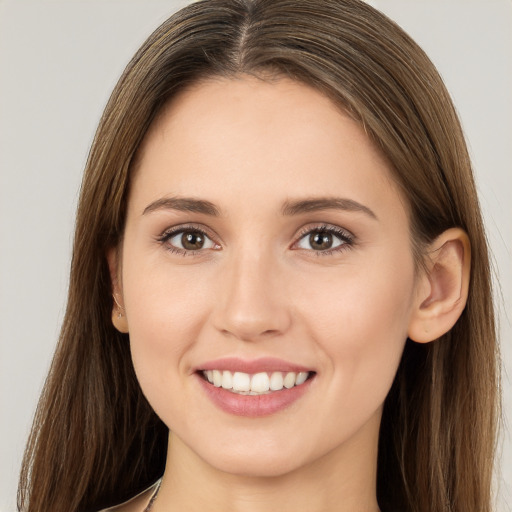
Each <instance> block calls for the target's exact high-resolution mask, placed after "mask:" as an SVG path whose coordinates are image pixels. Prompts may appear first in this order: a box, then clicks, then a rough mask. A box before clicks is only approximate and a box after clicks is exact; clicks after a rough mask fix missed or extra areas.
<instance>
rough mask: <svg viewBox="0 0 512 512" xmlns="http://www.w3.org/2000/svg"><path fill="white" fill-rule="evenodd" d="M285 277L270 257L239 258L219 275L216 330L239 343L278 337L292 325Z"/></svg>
mask: <svg viewBox="0 0 512 512" xmlns="http://www.w3.org/2000/svg"><path fill="white" fill-rule="evenodd" d="M283 280H284V276H283V273H282V272H280V270H279V268H278V265H277V262H275V261H272V259H271V257H270V256H269V255H267V256H266V257H265V256H261V255H250V256H246V257H238V258H236V260H234V261H232V262H230V263H229V264H226V268H224V269H223V271H222V272H220V273H219V275H218V283H219V286H218V291H219V293H218V295H217V299H218V300H217V302H216V305H215V310H214V314H213V323H214V326H215V328H216V329H217V330H219V331H220V332H222V333H223V334H224V335H226V336H231V337H234V338H236V339H239V340H242V341H258V340H262V339H267V338H269V337H275V336H279V335H280V334H283V333H284V332H286V331H287V330H288V328H289V327H290V323H291V314H290V304H289V302H288V300H287V296H286V286H283V284H284V283H283Z"/></svg>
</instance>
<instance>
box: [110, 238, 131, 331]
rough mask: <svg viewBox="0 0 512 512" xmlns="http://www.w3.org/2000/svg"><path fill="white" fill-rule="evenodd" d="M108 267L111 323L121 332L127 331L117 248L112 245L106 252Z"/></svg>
mask: <svg viewBox="0 0 512 512" xmlns="http://www.w3.org/2000/svg"><path fill="white" fill-rule="evenodd" d="M107 261H108V268H109V271H110V282H111V283H112V298H113V306H112V324H113V325H114V327H115V328H116V329H117V330H118V331H119V332H122V333H127V332H128V320H127V318H126V312H125V309H124V305H123V290H122V285H121V279H120V268H119V263H118V261H119V250H118V249H117V248H116V247H113V248H111V249H109V250H108V252H107Z"/></svg>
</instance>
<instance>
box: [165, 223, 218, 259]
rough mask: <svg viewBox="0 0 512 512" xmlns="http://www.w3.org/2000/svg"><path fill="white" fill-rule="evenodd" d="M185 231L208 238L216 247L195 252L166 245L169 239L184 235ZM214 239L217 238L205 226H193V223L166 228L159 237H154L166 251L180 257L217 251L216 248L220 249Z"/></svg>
mask: <svg viewBox="0 0 512 512" xmlns="http://www.w3.org/2000/svg"><path fill="white" fill-rule="evenodd" d="M186 231H192V232H194V231H195V232H198V233H201V234H202V235H203V236H205V237H206V238H208V239H209V240H210V241H211V242H212V243H213V244H215V246H216V247H215V248H207V249H203V248H201V249H197V250H186V249H182V248H180V247H176V246H174V245H170V244H168V241H169V240H170V239H171V238H173V237H175V236H176V235H178V234H180V233H184V232H186ZM216 239H217V237H216V236H214V235H212V234H211V233H210V230H209V229H207V228H206V227H205V226H202V225H200V224H194V223H191V224H180V225H177V226H172V227H169V228H166V229H165V230H164V231H162V232H161V233H160V235H158V236H157V237H156V241H157V242H159V243H160V244H162V245H166V249H167V250H168V251H170V252H172V253H175V254H180V255H182V256H193V255H196V254H198V253H206V252H208V251H209V250H218V248H220V244H219V242H218V241H217V240H216Z"/></svg>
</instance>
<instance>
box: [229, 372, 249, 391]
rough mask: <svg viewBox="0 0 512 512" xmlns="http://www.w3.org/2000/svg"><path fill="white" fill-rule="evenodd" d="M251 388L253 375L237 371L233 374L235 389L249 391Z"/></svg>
mask: <svg viewBox="0 0 512 512" xmlns="http://www.w3.org/2000/svg"><path fill="white" fill-rule="evenodd" d="M250 389H251V376H250V375H249V374H248V373H242V372H235V373H234V374H233V391H249V390H250Z"/></svg>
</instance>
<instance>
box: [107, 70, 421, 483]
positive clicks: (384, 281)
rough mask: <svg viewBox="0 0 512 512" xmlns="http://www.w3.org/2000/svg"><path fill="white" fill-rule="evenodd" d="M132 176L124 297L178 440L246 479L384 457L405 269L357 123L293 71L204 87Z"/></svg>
mask: <svg viewBox="0 0 512 512" xmlns="http://www.w3.org/2000/svg"><path fill="white" fill-rule="evenodd" d="M134 172H135V174H134V179H133V182H132V188H131V195H130V197H129V203H128V214H127V222H126V231H125V236H124V240H123V244H122V248H121V251H119V252H118V253H119V254H120V260H119V261H118V262H117V263H118V265H117V276H118V277H117V285H116V293H117V296H118V298H119V300H121V301H122V305H123V307H124V309H125V314H126V318H125V321H126V328H127V330H128V331H129V334H130V344H131V351H132V356H133V362H134V366H135V370H136V373H137V376H138V379H139V381H140V385H141V387H142V390H143V392H144V394H145V395H146V397H147V398H148V400H149V402H150V404H151V405H152V407H153V408H154V410H155V411H156V413H157V414H158V415H159V416H160V418H161V419H162V420H163V421H164V422H165V423H166V424H167V425H168V426H169V428H170V429H171V431H172V436H174V438H175V439H176V440H177V441H179V442H180V443H182V445H183V446H185V447H186V448H187V449H188V450H190V451H191V452H193V453H194V454H195V455H197V456H199V458H200V459H201V460H202V461H205V462H206V463H208V464H209V465H211V466H213V467H215V468H217V469H220V470H223V471H227V472H229V473H239V474H251V475H278V474H284V473H286V472H290V471H293V470H294V469H298V468H300V467H303V466H305V465H307V464H310V463H313V462H315V461H318V460H320V459H322V458H325V457H328V456H329V457H332V456H334V457H336V456H338V455H340V454H342V453H349V452H350V449H351V448H350V447H354V446H358V447H359V448H357V449H358V450H366V449H371V450H374V449H376V439H377V436H378V427H379V421H380V415H381V409H382V404H383V401H384V399H385V397H386V394H387V392H388V390H389V388H390V386H391V383H392V381H393V378H394V375H395V372H396V369H397V367H398V363H399V360H400V356H401V353H402V350H403V346H404V343H405V340H406V337H407V331H408V325H409V322H410V317H411V311H412V307H413V303H414V300H415V296H416V291H415V271H414V269H415V267H414V261H413V256H412V250H411V240H410V235H409V222H408V214H407V211H406V208H405V207H404V203H403V201H402V200H401V197H400V194H399V192H398V190H397V187H396V186H395V185H394V183H393V181H392V178H391V172H390V169H389V166H388V164H387V163H386V161H385V159H384V158H383V157H382V156H381V155H380V154H379V152H378V151H377V150H376V149H375V148H374V146H373V145H372V143H371V142H370V140H369V139H368V138H367V136H366V135H365V134H364V132H363V131H362V129H361V128H360V126H359V125H358V124H357V123H356V122H354V121H353V120H351V119H350V118H349V117H347V116H346V115H344V114H343V113H342V112H341V111H340V110H339V109H337V108H336V106H334V104H333V103H331V101H330V100H329V99H327V98H326V97H324V96H323V95H322V94H320V93H319V92H317V91H315V90H313V89H311V88H309V87H307V86H305V85H301V84H298V83H295V82H292V81H290V80H288V79H285V78H283V79H278V80H273V81H271V82H270V81H262V80H258V79H255V78H249V77H241V78H239V79H230V80H228V79H215V80H210V81H207V82H203V83H201V84H197V85H195V86H194V87H192V88H190V89H188V90H187V91H185V92H183V93H181V95H180V96H178V97H177V98H175V99H174V100H173V101H172V103H171V104H170V105H168V106H167V108H166V109H165V110H164V111H163V112H162V114H161V115H160V116H159V118H158V119H157V121H155V123H154V124H153V126H152V127H151V130H150V131H149V133H148V135H147V136H146V138H145V140H144V142H143V145H142V147H141V150H140V152H139V157H138V161H137V165H136V169H135V170H134ZM112 258H113V257H111V259H110V261H111V266H114V265H113V264H112ZM369 447H371V448H369ZM340 456H341V455H340Z"/></svg>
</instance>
